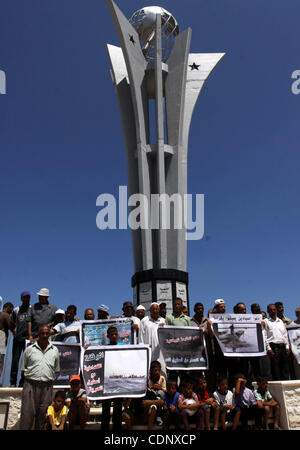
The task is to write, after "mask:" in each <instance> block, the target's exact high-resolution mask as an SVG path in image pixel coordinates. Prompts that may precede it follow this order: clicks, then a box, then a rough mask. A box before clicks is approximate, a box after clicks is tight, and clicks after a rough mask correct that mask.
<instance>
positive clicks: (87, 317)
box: [84, 308, 95, 320]
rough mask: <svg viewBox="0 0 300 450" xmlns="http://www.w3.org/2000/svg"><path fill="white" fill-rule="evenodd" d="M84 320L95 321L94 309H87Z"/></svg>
mask: <svg viewBox="0 0 300 450" xmlns="http://www.w3.org/2000/svg"><path fill="white" fill-rule="evenodd" d="M84 320H95V312H94V310H93V309H92V308H87V309H86V310H85V311H84Z"/></svg>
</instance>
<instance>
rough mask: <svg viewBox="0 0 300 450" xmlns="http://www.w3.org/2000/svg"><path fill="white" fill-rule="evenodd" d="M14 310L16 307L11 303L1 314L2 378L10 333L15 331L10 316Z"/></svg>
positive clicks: (0, 354)
mask: <svg viewBox="0 0 300 450" xmlns="http://www.w3.org/2000/svg"><path fill="white" fill-rule="evenodd" d="M13 309H14V305H13V304H12V303H10V302H7V303H5V304H4V305H3V310H2V313H1V314H0V376H1V374H2V370H3V365H4V358H5V353H6V345H7V338H8V331H9V330H11V331H13V329H14V325H13V323H12V321H11V319H10V315H11V313H12V311H13Z"/></svg>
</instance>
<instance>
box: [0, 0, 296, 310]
mask: <svg viewBox="0 0 300 450" xmlns="http://www.w3.org/2000/svg"><path fill="white" fill-rule="evenodd" d="M117 4H118V5H119V6H120V8H121V9H122V10H123V12H124V14H125V15H126V16H127V17H130V16H131V15H132V13H133V12H134V11H136V10H137V9H140V8H141V7H143V6H148V5H151V4H153V2H149V1H146V0H145V1H141V0H130V1H129V0H119V1H117ZM154 4H156V5H160V6H162V7H164V8H166V9H167V10H169V11H171V12H172V13H173V15H174V16H175V18H176V19H177V21H178V22H179V26H180V30H181V31H183V30H184V29H186V28H187V27H188V26H190V27H191V28H192V43H191V52H192V53H196V52H197V53H198V52H199V53H200V52H203V53H208V52H226V57H225V58H224V59H223V60H222V61H221V63H220V64H219V65H218V66H217V68H216V69H215V71H214V72H213V73H212V75H211V77H210V78H209V80H208V81H207V83H206V85H205V86H204V88H203V90H202V93H201V95H200V98H199V100H198V103H197V106H196V108H195V111H194V116H193V120H192V125H191V129H190V141H189V159H188V177H189V186H188V188H189V193H192V194H196V193H201V194H204V195H205V237H204V238H203V239H202V240H199V241H189V242H188V272H189V277H190V285H189V292H190V305H191V306H192V305H193V304H194V303H195V302H196V301H203V303H204V305H205V310H207V309H208V308H210V307H211V306H212V304H213V301H214V299H216V298H220V297H221V298H224V299H225V301H226V303H227V305H228V311H229V312H231V311H232V307H233V305H234V304H235V303H237V302H238V301H244V302H245V303H246V305H247V306H248V308H250V304H251V303H253V302H258V303H260V304H261V306H262V307H264V308H265V307H266V305H267V304H268V303H270V302H273V301H275V300H282V301H283V302H284V305H285V311H286V314H287V315H288V316H290V317H292V318H294V309H295V307H297V306H300V299H299V291H300V260H299V253H300V252H299V247H300V246H299V244H300V238H299V229H300V212H299V194H300V181H299V169H300V157H299V142H300V95H298V96H297V95H293V94H292V92H291V85H292V79H291V74H292V72H293V71H294V70H297V69H300V52H299V15H300V4H299V2H298V0H289V2H288V3H283V2H282V1H277V0H272V1H271V0H266V1H264V2H261V0H251V2H250V1H248V0H247V1H246V0H245V1H244V0H243V1H241V0H226V1H223V0H211V1H210V2H207V1H201V0H185V1H184V2H183V1H179V0H168V1H166V0H161V1H160V2H157V3H154ZM0 12H1V13H0V69H1V70H4V71H5V73H6V78H7V94H6V95H1V96H0V148H1V177H0V211H1V220H0V254H1V263H0V264H1V271H0V295H1V296H2V297H3V299H4V301H12V302H13V303H14V304H15V305H17V304H19V303H20V293H21V292H22V291H23V290H29V291H31V292H32V302H35V301H36V300H37V295H36V293H37V292H38V290H39V289H40V288H42V287H47V288H49V289H50V294H51V297H50V301H52V302H53V303H55V304H56V305H57V307H61V308H66V306H67V305H68V304H71V303H72V304H76V305H77V306H78V316H79V317H81V318H82V317H83V311H84V309H85V308H87V307H93V308H96V307H97V305H99V304H101V303H105V304H108V305H109V306H110V308H111V313H112V314H118V313H120V312H121V305H122V302H123V301H124V300H127V299H132V289H131V285H130V280H131V276H132V275H133V259H132V251H131V236H130V231H129V230H115V231H114V230H110V231H100V230H99V229H97V227H96V215H97V212H98V210H99V208H97V207H96V198H97V197H98V195H99V194H101V193H112V194H115V195H117V193H118V187H119V185H126V184H127V168H126V154H125V148H124V143H123V136H122V130H121V122H120V116H119V111H118V107H117V100H116V96H115V93H114V88H113V85H112V82H111V77H110V74H109V62H108V58H107V53H106V43H110V44H114V45H119V41H118V36H117V32H116V30H115V28H114V25H113V21H112V18H111V16H110V12H109V9H108V7H107V4H106V2H105V1H104V0H97V1H96V0H89V1H83V0H59V1H58V0H51V1H50V0H27V1H26V2H24V1H23V0H14V1H13V2H12V1H11V0H0Z"/></svg>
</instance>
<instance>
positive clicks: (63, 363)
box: [51, 341, 81, 388]
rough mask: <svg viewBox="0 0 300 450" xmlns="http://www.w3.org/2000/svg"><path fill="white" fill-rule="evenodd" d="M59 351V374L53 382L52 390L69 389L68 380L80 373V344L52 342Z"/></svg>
mask: <svg viewBox="0 0 300 450" xmlns="http://www.w3.org/2000/svg"><path fill="white" fill-rule="evenodd" d="M51 344H53V345H55V346H56V347H57V348H58V351H59V363H60V373H59V375H58V377H57V378H56V380H55V381H54V388H66V387H69V386H70V384H69V379H70V377H71V376H72V375H79V371H80V355H81V345H80V344H66V343H63V342H55V341H52V342H51Z"/></svg>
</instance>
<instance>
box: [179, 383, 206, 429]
mask: <svg viewBox="0 0 300 450" xmlns="http://www.w3.org/2000/svg"><path fill="white" fill-rule="evenodd" d="M181 388H182V394H180V395H179V398H178V409H179V412H180V415H181V420H182V423H183V427H184V429H185V430H190V429H191V426H190V422H191V418H192V417H193V416H195V419H196V429H197V430H202V429H203V416H204V412H203V409H200V408H199V401H198V397H197V395H196V394H195V392H193V381H192V380H189V379H186V380H183V382H182V385H181Z"/></svg>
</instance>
